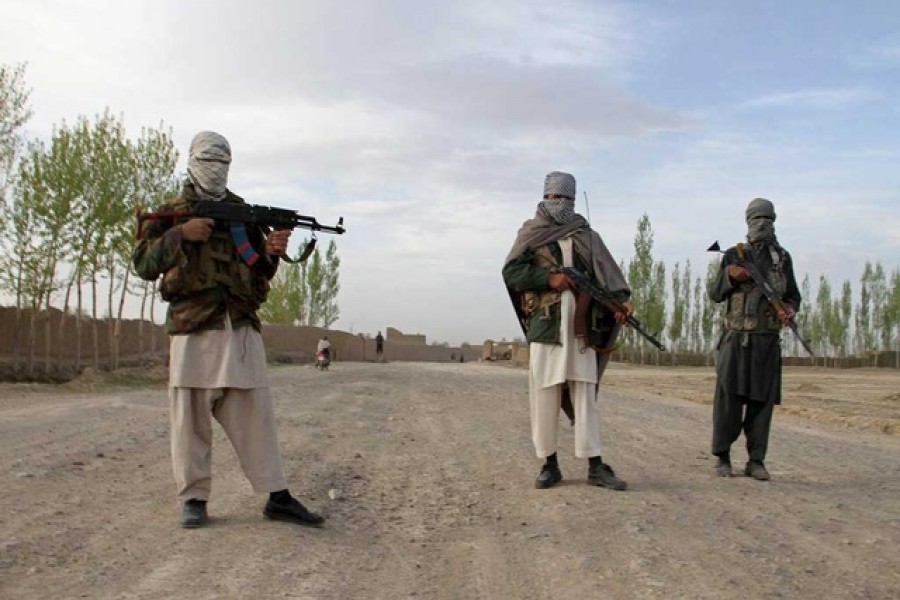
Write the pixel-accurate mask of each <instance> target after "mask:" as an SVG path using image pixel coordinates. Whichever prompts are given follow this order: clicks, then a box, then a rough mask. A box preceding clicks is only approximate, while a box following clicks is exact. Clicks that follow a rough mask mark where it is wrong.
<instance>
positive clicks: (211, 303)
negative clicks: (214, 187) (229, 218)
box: [132, 183, 278, 335]
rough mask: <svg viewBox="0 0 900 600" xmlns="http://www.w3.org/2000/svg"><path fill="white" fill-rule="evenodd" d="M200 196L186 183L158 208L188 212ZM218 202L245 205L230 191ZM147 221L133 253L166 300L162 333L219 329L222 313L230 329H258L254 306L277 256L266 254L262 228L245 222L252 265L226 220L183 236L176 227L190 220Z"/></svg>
mask: <svg viewBox="0 0 900 600" xmlns="http://www.w3.org/2000/svg"><path fill="white" fill-rule="evenodd" d="M199 199H200V198H199V197H198V195H197V193H196V191H195V190H194V187H193V185H191V184H190V183H188V184H185V186H184V190H183V192H182V194H181V196H180V197H178V198H176V199H175V200H173V201H172V202H169V203H166V204H164V205H162V206H160V207H159V208H158V209H157V210H156V212H176V211H177V212H188V213H189V212H190V210H191V206H192V205H193V203H194V202H197V201H198V200H199ZM222 202H238V203H243V202H244V200H243V199H242V198H240V197H239V196H236V195H235V194H232V193H231V192H230V191H229V192H227V196H226V198H225V199H224V200H222ZM191 218H192V217H190V216H187V217H184V218H177V219H175V218H169V219H160V220H148V221H146V222H145V224H144V227H143V232H144V233H143V237H142V239H141V240H140V241H139V242H138V244H137V247H136V248H135V249H134V253H133V255H132V262H133V264H134V268H135V272H136V273H137V274H138V276H139V277H141V278H142V279H144V280H147V281H156V280H157V279H160V278H161V281H160V283H159V290H160V296H161V297H162V299H163V300H164V301H166V302H168V303H169V308H168V311H167V313H166V331H167V332H168V333H169V334H172V335H178V334H188V333H194V332H198V331H204V330H208V329H222V328H224V326H225V316H226V315H228V316H229V317H230V319H231V323H232V327H234V328H239V327H246V326H251V327H253V328H254V329H256V330H257V331H258V330H259V329H260V321H259V317H258V316H257V314H256V311H257V309H258V308H259V307H260V306H261V305H262V303H263V302H265V300H266V297H267V295H268V292H269V280H270V279H272V277H274V276H275V272H276V269H277V268H278V257H275V256H268V255H267V254H266V253H265V250H264V248H265V239H266V235H267V234H268V231H267V229H266V228H263V227H259V226H252V225H248V226H247V227H246V229H247V237H248V239H249V241H250V243H251V244H252V246H253V248H254V249H255V250H256V252H257V253H258V254H259V259H258V260H257V261H256V262H255V263H254V264H253V266H249V265H247V264H246V263H245V262H244V260H243V259H241V256H240V255H239V254H238V252H237V248H236V247H235V244H234V240H233V239H232V234H231V231H230V229H229V225H228V224H227V223H219V222H217V223H216V225H215V227H214V229H213V232H212V234H211V235H210V237H209V239H208V240H207V241H205V242H191V241H187V240H184V239H182V237H181V230H180V228H178V227H177V226H178V225H180V224H181V223H183V222H185V221H187V220H189V219H191Z"/></svg>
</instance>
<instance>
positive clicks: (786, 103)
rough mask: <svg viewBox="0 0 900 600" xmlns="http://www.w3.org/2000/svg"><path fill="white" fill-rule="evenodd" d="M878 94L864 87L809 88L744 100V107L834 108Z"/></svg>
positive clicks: (865, 100) (876, 97) (869, 98)
mask: <svg viewBox="0 0 900 600" xmlns="http://www.w3.org/2000/svg"><path fill="white" fill-rule="evenodd" d="M879 97H880V95H879V94H877V93H875V92H873V91H872V90H868V89H864V88H830V89H809V90H799V91H795V92H779V93H773V94H767V95H765V96H760V97H759V98H753V99H751V100H748V101H746V102H744V103H743V104H742V105H741V106H743V107H745V108H798V109H819V110H834V109H839V108H844V107H846V106H850V105H853V104H859V103H864V102H871V101H873V100H877V99H878V98H879Z"/></svg>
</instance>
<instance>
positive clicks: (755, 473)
mask: <svg viewBox="0 0 900 600" xmlns="http://www.w3.org/2000/svg"><path fill="white" fill-rule="evenodd" d="M744 475H746V476H747V477H752V478H753V479H758V480H759V481H768V480H769V472H768V471H766V467H765V465H763V464H762V463H761V462H757V461H755V460H754V461H750V462H748V463H747V466H746V467H744Z"/></svg>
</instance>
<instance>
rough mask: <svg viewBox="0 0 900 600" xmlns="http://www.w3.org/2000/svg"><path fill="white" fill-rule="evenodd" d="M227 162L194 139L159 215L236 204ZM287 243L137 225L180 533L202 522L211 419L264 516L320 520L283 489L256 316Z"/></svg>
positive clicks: (202, 223) (209, 138)
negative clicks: (154, 323)
mask: <svg viewBox="0 0 900 600" xmlns="http://www.w3.org/2000/svg"><path fill="white" fill-rule="evenodd" d="M230 164H231V146H230V145H229V144H228V141H227V140H226V139H225V138H224V137H222V136H221V135H219V134H218V133H213V132H211V131H204V132H201V133H198V134H197V135H196V136H195V137H194V139H193V141H192V142H191V148H190V153H189V155H188V162H187V180H186V181H185V183H184V188H183V190H182V193H181V196H180V197H178V198H176V199H175V200H173V201H172V202H171V203H169V204H167V205H165V206H164V207H162V210H163V211H165V212H190V211H191V210H192V207H193V206H194V205H195V203H196V202H198V201H200V200H206V201H218V202H232V203H235V204H243V203H244V201H243V199H241V198H240V197H238V196H236V195H234V194H233V193H231V191H230V190H228V189H227V187H226V184H227V181H228V169H229V166H230ZM289 236H290V231H288V230H283V231H269V230H268V228H264V227H260V226H252V225H248V226H246V227H236V226H234V225H232V226H231V227H230V228H229V227H228V225H227V224H226V223H219V222H216V221H214V220H213V219H208V218H193V217H187V218H185V219H178V220H175V219H168V220H166V219H162V220H152V221H149V222H147V223H146V224H145V226H144V236H143V238H142V239H141V240H140V241H139V242H138V244H137V247H136V248H135V250H134V254H133V257H132V261H133V263H134V267H135V271H136V272H137V274H138V275H139V276H140V277H141V278H142V279H144V280H147V281H156V280H157V279H161V281H160V284H159V290H160V295H161V296H162V299H163V300H165V301H166V302H168V303H169V309H168V312H167V314H166V331H167V332H168V333H169V334H170V336H171V344H170V348H169V357H170V360H169V414H170V425H171V445H172V464H173V470H174V474H175V482H176V487H177V494H178V499H179V500H180V501H181V502H182V507H181V525H182V527H188V528H193V527H200V526H202V525H205V524H206V523H207V521H208V515H207V508H206V504H207V501H208V500H209V496H210V491H211V488H212V439H213V434H212V417H215V418H216V420H217V421H218V422H219V424H220V425H222V428H223V429H224V430H225V432H226V433H227V435H228V439H229V440H230V441H231V444H232V446H234V450H235V452H236V453H237V456H238V459H239V461H240V464H241V468H242V469H243V471H244V475H245V476H246V477H247V479H248V480H249V481H250V484H251V485H252V486H253V490H254V491H255V492H257V493H268V495H269V498H268V501H267V502H266V505H265V508H264V509H263V514H264V515H265V516H266V517H268V518H269V519H276V520H281V521H292V522H295V523H300V524H303V525H318V524H320V523H322V521H323V520H324V519H323V518H322V517H321V516H319V515H317V514H315V513H313V512H310V511H309V510H307V509H306V507H304V506H303V505H302V504H301V503H300V502H299V501H298V500H297V499H296V498H294V497H293V496H291V494H290V492H289V491H288V485H287V481H286V479H285V475H284V468H283V466H282V461H281V454H280V452H279V450H278V440H277V437H276V428H275V413H274V410H273V398H272V392H271V390H270V388H269V377H268V374H267V373H266V352H265V348H264V347H263V340H262V336H261V335H260V320H259V317H258V316H257V310H258V309H259V307H260V305H261V304H262V303H263V302H264V301H265V300H266V294H267V292H268V290H269V280H271V279H272V277H273V276H274V275H275V271H276V269H277V268H278V263H279V260H280V259H279V257H280V256H283V255H284V254H285V252H286V251H287V242H288V237H289ZM239 248H240V250H239Z"/></svg>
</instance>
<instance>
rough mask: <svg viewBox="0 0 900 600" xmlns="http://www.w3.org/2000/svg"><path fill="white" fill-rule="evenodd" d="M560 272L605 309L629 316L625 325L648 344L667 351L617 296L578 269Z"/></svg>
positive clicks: (570, 268)
mask: <svg viewBox="0 0 900 600" xmlns="http://www.w3.org/2000/svg"><path fill="white" fill-rule="evenodd" d="M560 272H561V273H563V274H564V275H567V276H568V277H569V279H571V280H572V282H573V283H574V284H575V287H576V288H578V290H579V291H582V292H587V293H588V294H590V295H591V297H592V298H593V299H594V300H596V301H597V302H598V303H600V306H602V307H603V308H604V309H606V310H608V311H609V312H611V313H613V314H615V313H622V314H624V315H627V317H626V318H625V323H626V324H627V325H628V326H629V327H631V328H632V329H634V330H635V331H637V332H638V333H639V334H641V335H642V336H644V338H646V340H647V341H648V342H650V343H651V344H653V345H654V346H656V347H657V348H658V349H659V350H660V351H661V352H665V351H666V347H665V346H663V344H662V342H660V341H659V340H658V339H656V337H654V336H653V335H651V334H649V333H647V332H646V331H644V326H643V325H641V322H640V321H638V320H637V319H636V318H634V316H633V315H629V314H628V311H627V310H626V308H625V305H624V304H622V302H620V301H619V300H617V299H616V297H615V295H613V293H612V292H610V291H609V290H608V289H606V288H603V287H600V286H599V285H597V284H595V283H594V282H592V281H591V280H590V279H588V278H587V277H586V276H585V275H584V274H583V273H582V272H581V271H579V270H578V269H574V268H572V267H563V268H562V269H560Z"/></svg>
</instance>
